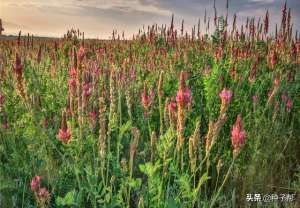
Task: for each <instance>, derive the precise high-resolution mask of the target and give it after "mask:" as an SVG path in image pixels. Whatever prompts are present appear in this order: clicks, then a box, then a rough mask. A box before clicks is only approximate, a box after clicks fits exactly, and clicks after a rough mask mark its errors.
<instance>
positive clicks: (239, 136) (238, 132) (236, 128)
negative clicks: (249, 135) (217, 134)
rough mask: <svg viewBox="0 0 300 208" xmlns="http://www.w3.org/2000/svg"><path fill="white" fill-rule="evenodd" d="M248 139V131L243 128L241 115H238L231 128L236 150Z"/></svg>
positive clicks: (232, 141) (233, 144)
mask: <svg viewBox="0 0 300 208" xmlns="http://www.w3.org/2000/svg"><path fill="white" fill-rule="evenodd" d="M245 140H246V132H245V130H244V128H243V124H242V117H241V115H238V116H237V119H236V122H235V124H234V125H233V127H232V130H231V143H232V146H233V149H234V150H235V151H237V150H239V149H240V148H241V147H242V146H243V145H244V144H245Z"/></svg>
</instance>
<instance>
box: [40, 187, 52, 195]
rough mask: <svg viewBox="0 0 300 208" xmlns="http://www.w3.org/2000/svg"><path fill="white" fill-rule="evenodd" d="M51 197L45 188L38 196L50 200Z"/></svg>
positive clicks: (41, 189)
mask: <svg viewBox="0 0 300 208" xmlns="http://www.w3.org/2000/svg"><path fill="white" fill-rule="evenodd" d="M49 195H50V194H49V192H48V190H47V189H46V188H45V187H42V188H40V190H39V193H38V196H39V197H40V198H48V197H49Z"/></svg>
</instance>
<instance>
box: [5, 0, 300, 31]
mask: <svg viewBox="0 0 300 208" xmlns="http://www.w3.org/2000/svg"><path fill="white" fill-rule="evenodd" d="M0 1H1V3H0V9H1V10H0V11H3V12H2V14H1V16H2V18H3V20H4V21H6V22H12V23H18V24H15V25H10V26H9V28H10V29H9V31H13V29H14V28H15V30H19V28H20V27H24V28H25V27H26V28H27V29H28V30H29V31H31V32H34V33H39V34H43V35H44V34H52V35H55V34H56V35H58V34H59V35H62V34H63V33H64V32H65V31H66V30H67V29H69V28H71V27H74V28H80V29H81V30H83V31H85V32H86V35H87V36H88V35H90V36H91V37H98V36H101V37H108V36H110V35H111V32H112V30H113V29H117V30H118V31H123V30H124V31H125V34H127V35H128V36H131V34H132V33H136V32H137V31H138V29H139V28H140V27H142V25H145V26H147V25H149V24H152V23H158V24H169V23H170V20H171V14H172V13H173V14H174V15H175V25H176V26H177V27H180V23H181V20H182V19H184V20H185V28H186V30H188V31H190V30H191V27H192V26H193V25H195V24H197V22H198V19H199V18H201V21H202V23H203V17H204V11H205V10H206V11H207V14H208V15H209V16H210V18H213V15H214V11H213V1H212V0H47V1H45V0H18V1H16V0H0ZM283 3H284V0H229V20H232V17H233V14H235V13H236V14H237V16H238V23H241V22H242V21H245V19H246V18H247V17H248V16H249V17H253V16H255V17H263V16H264V15H265V11H266V10H267V9H268V10H269V13H270V17H271V27H272V25H273V24H272V23H274V21H277V22H278V21H280V15H278V14H280V12H281V7H282V5H283ZM216 6H217V10H218V15H219V16H220V15H225V14H226V0H222V1H221V0H216ZM288 6H290V7H292V8H295V9H293V10H292V14H293V20H294V26H295V28H298V29H300V21H299V17H300V11H299V10H297V9H296V8H300V1H299V0H289V1H288ZM256 19H258V18H256ZM202 25H203V24H202ZM6 27H7V28H8V26H6ZM202 27H203V26H202ZM212 29H213V28H212ZM7 31H8V30H7Z"/></svg>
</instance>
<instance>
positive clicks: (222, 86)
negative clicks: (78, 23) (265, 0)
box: [0, 5, 300, 208]
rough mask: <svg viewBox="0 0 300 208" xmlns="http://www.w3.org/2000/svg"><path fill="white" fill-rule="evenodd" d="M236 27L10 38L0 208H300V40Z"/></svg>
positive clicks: (0, 134) (4, 45)
mask: <svg viewBox="0 0 300 208" xmlns="http://www.w3.org/2000/svg"><path fill="white" fill-rule="evenodd" d="M236 18H237V17H236V16H234V21H233V22H232V24H231V25H228V24H227V17H217V16H216V17H215V18H214V19H213V21H211V22H210V23H209V21H208V20H207V18H206V16H205V18H204V21H202V22H201V24H202V27H209V24H211V26H210V27H214V28H215V32H214V33H213V34H206V33H205V32H203V31H202V30H201V29H200V22H199V24H198V25H197V26H195V27H194V28H193V29H192V31H191V32H189V33H186V32H185V28H184V22H182V25H181V27H178V28H176V27H175V26H174V25H175V24H174V21H173V18H172V20H171V23H170V25H169V26H166V25H162V26H159V25H155V24H154V25H151V26H149V27H148V28H146V29H144V30H140V31H139V33H137V34H135V35H134V36H133V38H132V39H131V40H126V39H125V38H124V37H122V34H118V33H117V32H115V31H114V32H113V35H112V39H111V40H92V39H86V40H85V39H84V33H82V32H80V31H77V30H74V29H72V30H70V31H68V32H67V34H66V35H65V36H64V37H63V38H60V39H39V38H35V37H33V36H31V35H28V36H26V35H25V36H22V34H21V32H20V35H19V37H16V38H15V39H13V40H4V39H2V40H0V125H1V126H0V161H1V162H0V207H1V208H6V207H8V208H10V207H25V208H27V207H42V208H45V207H106V208H109V207H110V208H114V207H116V208H117V207H120V208H123V207H127V208H129V207H133V208H134V207H137V208H143V207H145V208H146V207H149V208H150V207H151V208H152V207H153V208H176V207H178V208H179V207H184V208H185V207H186V208H193V207H199V208H202V207H204V208H205V207H233V208H234V207H300V198H299V197H300V196H299V197H298V196H297V194H298V193H299V191H300V168H299V167H300V166H299V165H300V160H299V158H300V108H299V107H300V82H299V80H300V70H299V66H300V65H299V64H300V39H298V38H299V37H298V34H297V33H295V32H294V31H293V28H292V27H293V26H292V24H291V13H290V10H289V9H288V8H287V6H286V5H285V6H284V8H283V9H282V22H281V23H279V24H278V27H276V31H274V32H270V31H269V19H270V18H269V14H268V12H266V15H265V17H262V21H260V22H259V21H256V20H254V19H248V20H247V22H245V23H244V24H243V25H242V26H241V27H240V26H239V27H238V26H237V25H236ZM203 24H204V26H203ZM265 194H276V195H277V196H280V194H285V195H286V196H293V199H292V200H290V201H285V200H280V199H277V200H275V199H273V200H270V201H269V202H264V201H263V198H262V197H263V196H264V195H265ZM252 197H254V198H252Z"/></svg>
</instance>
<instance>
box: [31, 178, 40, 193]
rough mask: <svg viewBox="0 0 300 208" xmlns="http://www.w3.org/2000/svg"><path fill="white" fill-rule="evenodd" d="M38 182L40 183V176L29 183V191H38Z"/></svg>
mask: <svg viewBox="0 0 300 208" xmlns="http://www.w3.org/2000/svg"><path fill="white" fill-rule="evenodd" d="M40 182H41V176H38V175H37V176H34V177H33V178H32V180H31V183H30V187H31V191H37V190H38V189H39V186H40Z"/></svg>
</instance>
